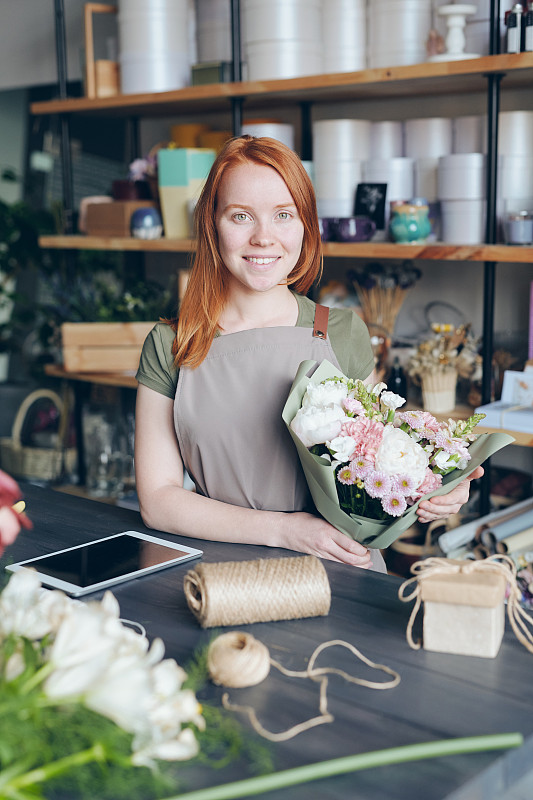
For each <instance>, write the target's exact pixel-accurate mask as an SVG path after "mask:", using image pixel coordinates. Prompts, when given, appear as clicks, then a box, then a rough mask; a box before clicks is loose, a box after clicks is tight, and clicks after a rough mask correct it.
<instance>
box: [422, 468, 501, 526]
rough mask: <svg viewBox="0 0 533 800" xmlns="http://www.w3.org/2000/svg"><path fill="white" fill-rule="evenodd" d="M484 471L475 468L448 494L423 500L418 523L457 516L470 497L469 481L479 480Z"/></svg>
mask: <svg viewBox="0 0 533 800" xmlns="http://www.w3.org/2000/svg"><path fill="white" fill-rule="evenodd" d="M484 472H485V470H484V469H483V467H477V469H475V470H474V471H473V472H472V474H471V475H469V476H468V478H465V480H464V481H461V483H460V484H459V485H458V486H456V487H455V489H452V490H451V492H448V494H441V495H438V496H437V497H430V499H429V500H424V501H423V502H422V503H420V505H419V506H418V509H417V512H416V513H417V514H418V519H419V521H420V522H433V520H435V519H442V518H444V517H449V516H450V514H457V512H458V511H459V509H460V508H461V506H462V505H463V504H464V503H466V501H467V500H468V497H469V495H470V481H475V480H476V479H477V478H481V476H482V475H483V474H484Z"/></svg>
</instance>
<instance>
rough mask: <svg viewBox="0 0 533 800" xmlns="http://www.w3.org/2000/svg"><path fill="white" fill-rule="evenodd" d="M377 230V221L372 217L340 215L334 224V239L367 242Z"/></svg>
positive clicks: (337, 240)
mask: <svg viewBox="0 0 533 800" xmlns="http://www.w3.org/2000/svg"><path fill="white" fill-rule="evenodd" d="M375 231H376V223H375V222H374V221H373V220H372V219H370V217H364V216H357V217H340V218H339V219H337V220H336V222H335V225H334V241H336V242H367V241H368V240H369V239H371V238H372V236H373V235H374V233H375Z"/></svg>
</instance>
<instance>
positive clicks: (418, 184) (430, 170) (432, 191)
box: [414, 158, 439, 203]
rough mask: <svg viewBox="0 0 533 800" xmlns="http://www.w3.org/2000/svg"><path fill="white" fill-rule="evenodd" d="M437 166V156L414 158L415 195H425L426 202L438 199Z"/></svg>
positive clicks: (433, 201)
mask: <svg viewBox="0 0 533 800" xmlns="http://www.w3.org/2000/svg"><path fill="white" fill-rule="evenodd" d="M438 168H439V159H438V158H417V159H416V160H415V167H414V169H415V191H414V194H415V197H425V199H426V200H427V201H428V203H435V202H436V201H437V200H438V197H439V194H438V188H437V174H438Z"/></svg>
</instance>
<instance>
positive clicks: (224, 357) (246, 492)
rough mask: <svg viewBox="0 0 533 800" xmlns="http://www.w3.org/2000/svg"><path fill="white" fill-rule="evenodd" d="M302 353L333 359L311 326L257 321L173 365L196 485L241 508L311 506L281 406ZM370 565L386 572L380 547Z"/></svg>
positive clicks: (184, 448)
mask: <svg viewBox="0 0 533 800" xmlns="http://www.w3.org/2000/svg"><path fill="white" fill-rule="evenodd" d="M305 359H311V360H315V361H317V362H318V363H320V362H321V361H322V360H323V359H327V360H328V361H331V362H332V363H333V364H335V366H337V367H339V363H338V361H337V358H336V356H335V353H334V352H333V348H332V347H331V344H330V341H329V337H326V338H325V339H322V338H317V337H316V336H313V329H312V328H302V327H291V326H287V327H277V328H255V329H253V330H248V331H240V332H238V333H231V334H226V335H224V336H218V337H216V338H215V339H214V340H213V344H212V345H211V348H210V350H209V353H208V355H207V357H206V358H205V359H204V361H203V362H202V363H201V364H200V366H199V367H197V368H196V369H190V368H188V367H182V368H180V371H179V376H178V385H177V388H176V397H175V400H174V425H175V428H176V434H177V438H178V443H179V447H180V452H181V456H182V459H183V464H184V466H185V469H186V470H187V472H188V473H189V475H190V476H191V478H192V479H193V481H194V483H195V486H196V491H197V492H199V493H200V494H203V495H205V496H206V497H211V498H214V499H216V500H220V501H222V502H224V503H230V504H232V505H237V506H243V507H245V508H256V509H267V510H269V511H289V512H290V511H301V510H304V509H309V510H312V509H313V505H312V501H311V498H310V495H309V490H308V489H307V484H306V482H305V477H304V474H303V471H302V468H301V466H300V463H299V460H298V454H297V452H296V448H295V447H294V444H293V442H292V440H291V437H290V435H289V433H288V431H287V429H286V427H285V423H284V422H283V420H282V418H281V412H282V410H283V406H284V405H285V401H286V399H287V395H288V393H289V390H290V388H291V385H292V381H293V379H294V376H295V375H296V371H297V369H298V367H299V365H300V363H301V362H302V361H304V360H305ZM373 564H374V569H377V570H378V571H382V572H385V571H386V570H385V566H384V563H383V559H382V557H381V554H380V553H379V551H375V552H373Z"/></svg>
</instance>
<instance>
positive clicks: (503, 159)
mask: <svg viewBox="0 0 533 800" xmlns="http://www.w3.org/2000/svg"><path fill="white" fill-rule="evenodd" d="M499 167H500V180H499V191H498V194H499V195H500V197H501V198H503V199H504V200H511V199H518V198H524V199H526V198H530V197H532V196H533V156H532V155H527V156H523V155H503V156H500V161H499Z"/></svg>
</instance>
